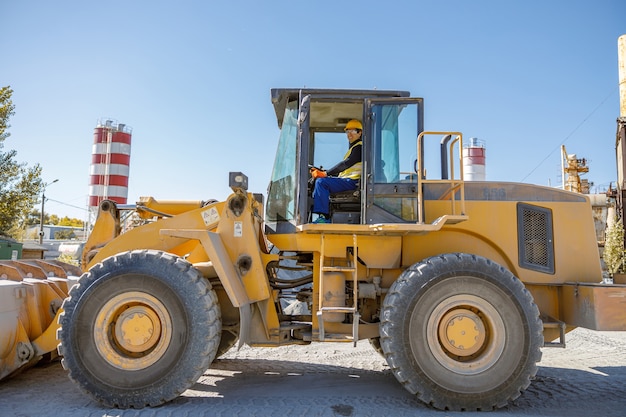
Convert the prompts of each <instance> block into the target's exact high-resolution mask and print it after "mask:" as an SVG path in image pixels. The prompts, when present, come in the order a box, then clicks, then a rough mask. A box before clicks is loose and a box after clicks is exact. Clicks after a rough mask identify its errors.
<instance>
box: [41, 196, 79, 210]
mask: <svg viewBox="0 0 626 417" xmlns="http://www.w3.org/2000/svg"><path fill="white" fill-rule="evenodd" d="M46 200H50V201H54V202H55V203H59V204H63V205H64V206H68V207H73V208H75V209H79V210H84V211H89V210H87V209H86V208H85V207H78V206H73V205H71V204H67V203H64V202H63V201H59V200H53V199H51V198H47V197H46Z"/></svg>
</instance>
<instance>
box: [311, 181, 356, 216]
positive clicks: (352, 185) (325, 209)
mask: <svg viewBox="0 0 626 417" xmlns="http://www.w3.org/2000/svg"><path fill="white" fill-rule="evenodd" d="M358 183H359V182H358V180H353V179H351V178H338V177H326V178H318V179H317V180H315V187H314V188H313V213H317V214H323V215H325V216H326V217H328V215H329V213H330V195H331V194H332V193H339V192H341V191H349V190H355V189H356V187H357V184H358Z"/></svg>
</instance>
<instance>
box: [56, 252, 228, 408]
mask: <svg viewBox="0 0 626 417" xmlns="http://www.w3.org/2000/svg"><path fill="white" fill-rule="evenodd" d="M63 309H64V312H63V314H62V315H61V317H60V319H59V322H60V325H61V328H60V330H59V339H60V342H61V343H60V345H59V353H60V354H61V355H62V356H63V360H62V363H63V367H64V368H65V369H67V370H68V371H69V376H70V378H71V379H72V380H73V381H74V382H75V383H77V384H78V386H79V387H80V388H81V389H82V390H83V391H85V392H87V393H88V394H90V395H92V396H93V397H94V398H95V399H96V400H98V401H100V402H101V403H103V404H104V405H106V406H109V407H119V408H130V407H133V408H143V407H145V406H157V405H160V404H163V403H165V402H167V401H170V400H172V399H174V398H176V397H177V396H179V395H180V394H181V393H182V392H183V391H185V390H186V389H188V388H189V387H191V386H192V385H193V384H194V383H195V382H196V381H197V380H198V378H200V376H201V375H202V374H203V373H204V371H205V370H206V369H207V368H208V367H209V365H210V363H211V362H212V361H213V359H214V357H215V354H216V352H217V347H218V345H219V343H220V335H221V320H220V309H219V304H218V300H217V296H216V294H215V292H214V291H213V290H212V289H211V284H210V283H209V282H208V281H207V280H206V279H204V278H203V277H202V276H201V275H200V273H199V272H198V271H197V270H196V269H194V268H193V267H192V265H191V264H190V263H188V262H187V261H185V260H183V259H181V258H179V257H177V256H174V255H171V254H168V253H164V252H160V251H154V250H137V251H131V252H124V253H121V254H118V255H115V256H112V257H110V258H107V259H105V260H104V261H102V262H101V263H99V264H97V265H95V266H94V267H92V268H91V269H90V270H89V271H88V272H86V273H85V274H83V276H82V277H81V278H80V281H79V283H78V285H76V286H74V287H73V288H72V290H71V291H70V296H69V298H67V299H66V300H65V302H64V304H63Z"/></svg>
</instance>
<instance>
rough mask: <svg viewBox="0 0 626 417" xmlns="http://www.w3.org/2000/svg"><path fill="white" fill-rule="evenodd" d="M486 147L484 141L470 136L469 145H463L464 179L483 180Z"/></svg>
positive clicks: (484, 176)
mask: <svg viewBox="0 0 626 417" xmlns="http://www.w3.org/2000/svg"><path fill="white" fill-rule="evenodd" d="M486 160H487V149H486V148H485V142H484V141H482V140H479V139H477V138H470V143H469V145H464V146H463V179H464V180H465V181H485V179H486V177H487V170H486V166H485V163H486Z"/></svg>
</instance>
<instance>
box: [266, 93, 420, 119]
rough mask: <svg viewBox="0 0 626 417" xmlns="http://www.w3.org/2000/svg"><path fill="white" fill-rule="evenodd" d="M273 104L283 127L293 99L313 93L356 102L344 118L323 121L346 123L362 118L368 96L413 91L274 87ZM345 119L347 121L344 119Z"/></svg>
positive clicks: (384, 95)
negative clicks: (364, 103)
mask: <svg viewBox="0 0 626 417" xmlns="http://www.w3.org/2000/svg"><path fill="white" fill-rule="evenodd" d="M270 94H271V99H272V104H273V105H274V111H275V112H276V121H277V122H278V127H279V128H280V127H282V124H283V117H284V115H285V108H286V107H287V104H288V103H289V102H291V101H298V100H299V98H300V97H301V96H306V95H311V96H315V98H316V99H318V100H323V101H324V102H326V103H333V102H335V103H342V102H347V103H350V102H352V103H355V104H357V106H352V109H351V110H348V109H346V111H345V112H343V113H344V114H343V118H340V119H333V121H330V120H326V121H324V122H322V121H320V122H321V123H326V124H330V123H339V124H341V123H345V122H346V121H347V120H349V119H350V118H354V119H361V117H362V114H363V110H362V109H363V107H362V103H363V100H365V99H366V98H393V97H410V96H411V93H410V92H408V91H400V90H348V89H324V88H272V89H271V90H270ZM344 119H345V121H344Z"/></svg>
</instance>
